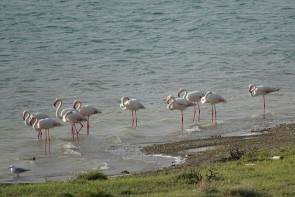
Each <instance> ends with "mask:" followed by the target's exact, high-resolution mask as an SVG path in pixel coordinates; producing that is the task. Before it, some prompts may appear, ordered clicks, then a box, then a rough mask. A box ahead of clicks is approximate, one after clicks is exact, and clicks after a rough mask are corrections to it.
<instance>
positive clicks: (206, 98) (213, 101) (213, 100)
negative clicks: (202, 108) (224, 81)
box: [201, 91, 226, 125]
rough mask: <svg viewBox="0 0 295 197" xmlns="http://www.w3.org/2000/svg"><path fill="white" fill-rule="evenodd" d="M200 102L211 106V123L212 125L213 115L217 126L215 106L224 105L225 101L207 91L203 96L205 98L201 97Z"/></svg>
mask: <svg viewBox="0 0 295 197" xmlns="http://www.w3.org/2000/svg"><path fill="white" fill-rule="evenodd" d="M201 102H202V103H210V104H211V111H212V112H211V115H212V123H213V119H214V118H213V114H215V125H217V119H216V117H217V115H216V114H217V112H216V107H215V104H217V103H226V100H225V99H224V98H223V97H222V96H220V95H218V94H215V93H213V92H210V91H209V92H207V93H206V94H205V96H203V97H202V99H201Z"/></svg>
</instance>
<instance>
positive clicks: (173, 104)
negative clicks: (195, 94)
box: [166, 95, 194, 130]
mask: <svg viewBox="0 0 295 197" xmlns="http://www.w3.org/2000/svg"><path fill="white" fill-rule="evenodd" d="M166 103H167V104H168V105H167V109H170V110H175V109H178V110H180V111H181V128H182V130H183V111H184V110H186V109H187V108H188V107H189V106H192V105H194V103H192V102H190V101H188V100H187V99H185V98H176V99H175V97H174V96H171V95H169V96H167V98H166Z"/></svg>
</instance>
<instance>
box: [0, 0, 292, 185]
mask: <svg viewBox="0 0 295 197" xmlns="http://www.w3.org/2000/svg"><path fill="white" fill-rule="evenodd" d="M294 11H295V2H294V1H292V0H286V1H274V0H272V1H263V0H260V1H254V0H251V1H244V0H237V1H213V0H211V1H169V0H164V1H152V0H148V1H132V0H128V1H127V0H126V1H112V0H111V1H109V0H108V1H98V2H95V1H78V0H74V1H69V0H60V1H49V2H47V1H34V0H29V1H9V2H8V1H2V2H0V16H1V17H0V31H1V34H0V65H1V66H0V95H1V100H0V105H1V113H0V133H1V138H0V169H1V170H0V182H17V181H19V182H43V181H45V180H67V179H68V178H70V177H72V176H74V175H75V174H77V173H79V172H82V171H86V170H89V169H101V170H102V171H103V172H104V173H106V174H108V175H116V174H120V173H121V172H122V171H124V170H127V171H129V172H141V171H146V170H154V169H158V168H162V167H166V166H169V165H172V164H175V163H178V162H182V161H181V160H180V158H172V157H167V156H164V155H162V156H159V155H154V156H152V155H149V156H146V155H143V154H142V153H141V152H140V148H141V147H144V146H146V145H149V144H155V143H165V142H172V141H179V140H183V139H195V138H200V137H208V136H212V135H236V134H245V133H246V134H247V133H249V132H250V130H251V129H256V128H260V127H265V126H272V125H276V124H279V123H288V122H294V115H295V110H294V109H295V105H294V100H295V99H294V98H295V87H294V82H295V81H294V74H295V71H294V62H295V50H294V49H295V42H294V41H295V34H294V32H295V25H294V22H295V12H294ZM250 83H253V84H264V85H270V86H275V87H278V88H280V91H279V92H276V93H273V94H271V95H269V96H267V97H266V107H267V108H266V110H267V114H266V119H265V120H263V119H262V112H263V108H262V107H263V106H262V97H253V98H252V97H250V96H249V94H248V92H247V88H248V85H249V84H250ZM181 87H182V88H186V89H187V90H189V91H193V90H200V91H208V90H212V91H215V92H216V93H218V94H220V95H222V96H223V97H224V98H226V99H227V101H228V103H227V104H218V105H217V118H218V125H217V126H214V125H212V124H211V111H210V110H211V107H210V105H201V121H200V123H197V122H195V123H193V122H192V114H193V109H192V108H190V109H187V110H186V111H185V112H184V128H185V130H184V131H181V126H180V112H179V111H176V110H175V111H169V110H167V108H166V105H165V103H164V102H163V101H162V100H163V99H164V98H166V96H167V95H169V94H171V95H175V96H176V94H177V91H178V90H179V89H180V88H181ZM122 96H129V97H132V98H137V99H139V100H140V101H141V102H142V103H143V104H144V105H145V107H146V109H145V110H140V111H139V112H138V119H139V120H138V121H139V122H138V124H139V126H138V127H137V128H136V129H133V128H131V127H130V126H131V113H130V112H129V111H122V110H121V109H120V107H119V104H120V98H121V97H122ZM55 98H61V99H62V100H63V102H64V107H65V108H66V107H70V106H71V104H72V102H73V101H74V100H75V99H78V100H80V101H81V102H82V103H84V104H91V105H94V106H96V107H97V108H98V109H100V110H101V111H102V114H101V115H94V116H92V117H91V120H90V121H91V130H90V136H86V135H85V133H86V131H85V130H83V131H81V133H82V134H81V135H80V143H79V144H77V143H71V136H70V125H68V124H65V125H64V126H63V127H60V128H55V129H52V130H51V132H50V134H51V153H50V154H45V153H44V150H43V143H44V142H43V140H42V141H38V140H37V135H36V133H35V132H34V131H33V129H32V128H30V127H28V126H25V125H24V123H23V121H22V117H21V115H22V112H23V111H24V110H27V111H30V112H43V113H47V114H49V115H51V116H53V117H54V116H55V108H54V106H53V101H54V99H55ZM33 157H35V158H36V160H31V158H33ZM11 164H15V165H16V166H20V167H24V168H30V169H31V171H29V172H27V173H26V174H25V175H22V176H21V178H19V179H18V180H16V179H15V178H14V176H13V175H12V174H10V172H9V170H8V169H7V168H8V166H9V165H11Z"/></svg>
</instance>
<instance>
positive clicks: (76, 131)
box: [73, 123, 79, 143]
mask: <svg viewBox="0 0 295 197" xmlns="http://www.w3.org/2000/svg"><path fill="white" fill-rule="evenodd" d="M74 129H75V132H74V133H73V135H75V134H76V135H77V142H78V143H79V137H78V130H77V127H76V124H75V123H74Z"/></svg>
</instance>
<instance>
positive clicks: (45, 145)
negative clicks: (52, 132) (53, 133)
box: [44, 129, 47, 153]
mask: <svg viewBox="0 0 295 197" xmlns="http://www.w3.org/2000/svg"><path fill="white" fill-rule="evenodd" d="M46 147H47V132H46V129H45V139H44V150H45V153H46V152H47V151H46Z"/></svg>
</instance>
